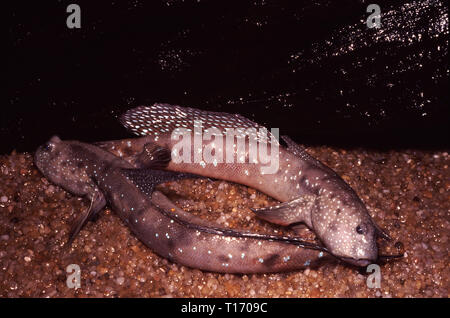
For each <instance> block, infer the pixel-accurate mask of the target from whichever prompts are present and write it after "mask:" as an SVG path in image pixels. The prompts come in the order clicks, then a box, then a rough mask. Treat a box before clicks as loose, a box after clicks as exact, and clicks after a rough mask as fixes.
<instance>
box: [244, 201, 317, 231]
mask: <svg viewBox="0 0 450 318" xmlns="http://www.w3.org/2000/svg"><path fill="white" fill-rule="evenodd" d="M315 199H316V196H313V195H303V196H301V197H299V198H297V199H294V200H292V201H288V202H283V203H281V204H279V205H275V206H271V207H268V208H262V209H252V211H253V212H255V214H256V215H257V216H258V217H259V218H261V219H263V220H266V221H269V222H271V223H275V224H279V225H284V226H287V225H290V224H293V223H299V222H304V223H306V224H307V225H308V226H309V225H310V223H311V216H310V215H311V209H312V207H313V206H314V201H315Z"/></svg>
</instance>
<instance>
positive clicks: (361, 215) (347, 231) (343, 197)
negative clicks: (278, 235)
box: [98, 104, 387, 266]
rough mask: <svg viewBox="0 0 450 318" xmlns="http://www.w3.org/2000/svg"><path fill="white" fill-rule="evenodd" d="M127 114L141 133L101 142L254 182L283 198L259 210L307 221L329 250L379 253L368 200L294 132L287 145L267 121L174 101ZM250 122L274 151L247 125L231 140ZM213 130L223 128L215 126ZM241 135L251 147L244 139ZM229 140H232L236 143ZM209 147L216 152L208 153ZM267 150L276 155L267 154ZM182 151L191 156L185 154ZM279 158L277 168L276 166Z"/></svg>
mask: <svg viewBox="0 0 450 318" xmlns="http://www.w3.org/2000/svg"><path fill="white" fill-rule="evenodd" d="M120 120H121V122H122V124H123V125H124V126H125V127H126V128H128V129H129V130H130V131H132V132H134V133H135V134H138V135H141V136H142V137H140V138H134V139H125V140H117V141H109V142H101V143H98V146H100V147H101V148H103V149H105V150H107V151H109V152H111V153H113V154H115V155H116V156H118V157H121V158H123V159H124V160H126V161H128V162H129V163H130V164H131V165H133V166H134V167H139V166H142V165H143V164H145V162H146V160H147V159H146V157H145V151H144V152H143V150H144V149H145V146H146V145H149V144H156V145H158V146H161V147H165V148H167V149H169V150H170V151H172V160H171V161H170V162H169V164H168V165H167V167H166V168H165V169H167V170H171V171H178V172H188V173H193V174H197V175H201V176H206V177H211V178H217V179H222V180H227V181H232V182H236V183H240V184H244V185H247V186H249V187H252V188H255V189H257V190H259V191H261V192H263V193H265V194H267V195H269V196H271V197H273V198H275V199H277V200H279V201H282V202H283V203H281V204H280V205H278V206H274V207H269V208H265V209H259V210H254V211H255V213H256V214H257V216H258V217H260V218H262V219H265V220H267V221H270V222H273V223H276V224H281V225H292V224H297V223H299V222H302V223H304V224H306V225H307V226H308V227H309V228H310V229H312V230H313V231H314V232H315V234H316V235H317V236H318V238H319V239H320V240H321V241H322V243H323V244H324V245H325V247H326V248H327V249H328V250H329V251H330V253H332V254H333V255H334V256H336V257H339V258H340V259H342V260H344V261H346V262H349V263H351V264H354V265H359V266H366V265H368V264H370V263H371V262H374V261H376V260H377V256H378V248H377V245H376V237H377V236H378V235H382V236H385V237H387V235H386V234H385V233H384V232H383V231H382V230H381V229H380V228H379V227H378V226H377V225H376V224H375V222H374V221H373V220H372V219H371V217H370V215H369V213H368V211H367V209H366V207H365V205H364V203H363V202H362V201H361V199H360V198H359V197H358V195H357V194H356V193H355V191H354V190H353V189H352V188H351V187H350V186H349V185H348V184H347V183H346V182H345V181H344V180H343V179H342V178H341V177H339V175H338V174H337V173H336V172H334V171H333V170H332V169H330V168H329V167H327V166H326V165H324V164H322V163H321V162H320V161H319V160H317V159H315V158H313V157H312V156H311V155H309V154H308V153H307V152H306V150H305V149H304V148H303V147H301V146H300V145H297V144H296V143H295V142H293V141H292V140H291V139H289V138H288V137H286V136H284V137H282V138H283V140H284V141H285V142H286V144H287V147H284V146H282V145H280V144H279V143H278V140H277V139H276V138H275V139H274V136H273V134H270V133H267V129H265V128H264V127H262V126H260V125H259V124H257V123H254V122H253V121H251V120H249V119H247V118H245V117H243V116H240V115H235V114H228V113H219V112H208V111H202V110H198V109H194V108H188V107H181V106H174V105H168V104H154V105H152V106H140V107H137V108H134V109H131V110H129V111H127V112H126V113H125V114H124V115H122V117H121V119H120ZM200 126H201V128H202V130H200V133H203V134H204V136H203V138H202V139H201V144H199V142H198V139H197V146H196V138H198V137H201V136H198V135H199V128H200ZM251 128H254V129H260V130H263V132H262V133H261V134H258V135H256V137H255V135H254V134H253V137H254V138H255V139H256V140H257V141H263V142H266V146H265V147H266V148H265V150H267V154H270V155H267V154H265V155H264V151H263V152H260V151H259V149H261V148H259V147H260V144H258V145H257V147H258V151H254V149H253V150H251V149H252V147H251V145H252V144H251V141H250V140H251V139H250V133H248V134H247V137H248V138H247V139H245V137H246V133H241V135H239V133H237V134H236V136H233V138H229V140H227V138H228V135H227V131H228V129H235V131H241V132H242V131H246V132H248V129H251ZM209 130H214V131H215V132H216V134H215V135H213V134H208V133H207V132H208V131H209ZM180 131H182V132H183V131H184V133H186V132H187V135H186V136H187V137H186V139H187V140H184V143H183V144H187V145H188V147H187V148H183V150H182V151H180V149H181V147H180V143H181V141H182V139H184V138H181V137H180V136H181V133H180ZM189 132H191V135H189ZM205 132H206V133H205ZM253 132H254V131H253ZM239 138H241V139H239ZM242 138H244V144H245V146H244V147H241V146H242V144H241V146H240V145H239V142H240V140H242ZM227 141H232V144H231V146H230V145H229V144H227ZM253 145H254V143H253ZM189 146H190V148H189ZM186 149H188V151H189V154H188V155H186ZM252 151H253V152H252ZM176 152H178V154H177V153H176ZM142 153H144V156H142ZM205 153H206V154H209V159H211V158H213V160H205ZM255 153H256V155H255ZM139 154H140V155H139ZM199 154H200V155H199ZM216 154H221V155H222V157H221V158H219V159H222V160H217V156H216V157H214V155H216ZM174 155H176V156H175V157H176V158H175V159H176V160H174ZM263 155H264V156H265V158H263ZM268 156H269V159H274V161H275V162H270V160H267V157H268ZM180 157H183V158H184V160H179V159H180ZM224 158H225V159H224ZM226 158H234V161H232V160H230V162H226ZM214 159H216V160H214ZM242 159H243V160H242ZM263 162H265V163H263ZM273 166H276V169H269V168H273ZM264 168H265V169H266V172H264ZM268 170H269V172H267V171H268Z"/></svg>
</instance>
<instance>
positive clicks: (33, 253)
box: [0, 147, 450, 297]
mask: <svg viewBox="0 0 450 318" xmlns="http://www.w3.org/2000/svg"><path fill="white" fill-rule="evenodd" d="M308 150H309V151H310V153H312V154H313V155H314V156H316V157H317V158H319V159H320V160H322V161H323V162H324V163H326V164H327V165H329V166H330V167H331V168H333V169H335V170H336V171H337V172H338V173H339V174H340V175H341V176H342V177H343V178H344V179H345V180H346V181H347V182H348V183H349V184H350V185H351V186H352V187H353V188H354V189H355V190H356V192H357V193H358V194H359V195H360V196H361V198H362V199H363V201H364V202H365V203H366V204H367V206H368V208H369V211H370V213H371V215H372V216H373V217H374V219H375V221H376V222H377V223H378V224H379V225H380V226H381V227H383V228H384V229H386V230H387V231H388V232H389V233H390V235H391V236H392V238H393V240H392V242H385V241H382V240H380V241H379V246H380V250H381V251H382V253H383V254H389V253H391V254H396V253H399V252H405V257H404V258H403V259H400V260H396V261H391V262H388V263H385V264H381V288H368V287H367V284H366V280H367V278H368V274H367V273H366V272H365V269H358V268H355V267H350V266H347V265H345V264H342V263H340V262H338V261H334V260H332V261H330V262H329V263H327V264H324V265H322V266H321V267H319V268H315V269H306V270H300V271H296V272H289V273H281V274H260V275H230V274H217V273H208V272H202V271H200V270H196V269H191V268H187V267H184V266H180V265H177V264H173V263H171V262H169V261H167V260H165V259H163V258H161V257H159V256H157V255H156V254H154V253H153V252H152V251H151V250H150V249H148V248H146V247H145V246H144V245H143V244H142V243H141V242H140V241H138V240H137V239H136V238H135V237H134V236H133V235H132V234H131V233H130V231H129V230H128V228H127V227H126V226H125V225H124V224H123V223H122V222H121V220H120V219H119V218H118V217H116V216H115V215H114V213H113V212H112V211H111V210H110V209H105V210H104V211H103V212H102V213H101V214H100V216H99V217H98V219H97V220H96V221H95V222H90V223H88V224H87V226H86V227H85V228H84V229H83V230H82V231H81V233H80V235H79V236H78V237H77V239H76V240H75V241H74V243H73V245H72V247H71V248H66V247H64V243H65V242H66V240H67V234H68V231H69V228H70V224H71V223H72V222H73V220H74V219H75V217H76V216H77V215H78V214H79V213H80V211H84V210H85V209H87V208H88V206H89V202H86V201H85V200H83V199H81V198H78V197H75V196H72V195H71V194H69V193H67V192H66V191H64V190H62V189H61V188H59V187H57V186H54V185H52V184H50V183H49V182H48V181H47V180H46V179H45V178H44V177H43V176H42V175H41V174H40V173H39V172H38V171H37V169H36V167H35V166H34V165H33V163H32V155H31V154H21V153H12V154H11V155H9V156H0V167H1V171H0V297H30V296H31V297H105V296H106V297H411V296H412V297H449V280H448V278H449V276H450V275H449V274H450V273H449V267H448V262H449V251H448V247H449V242H448V238H449V237H448V236H449V233H450V217H449V208H450V195H449V194H450V178H449V177H450V175H449V169H448V166H449V162H450V160H449V159H450V158H449V155H448V153H447V152H423V151H401V152H399V151H390V152H373V151H366V150H361V149H359V150H351V151H348V150H341V149H332V148H328V147H315V148H308ZM160 188H161V190H163V191H164V192H165V193H166V194H167V195H168V196H169V197H170V198H171V199H172V200H174V202H176V204H177V205H178V206H180V207H181V208H183V209H185V210H186V211H190V212H192V213H195V214H197V215H199V216H202V217H205V218H208V219H209V220H215V221H216V222H218V223H219V224H220V225H221V226H227V227H233V228H240V229H249V230H252V231H258V232H264V233H277V234H280V233H286V234H290V235H292V234H293V232H290V231H289V230H285V229H282V228H281V227H275V226H273V225H270V224H268V223H265V222H263V221H259V220H257V219H255V217H254V216H253V215H252V212H251V211H250V209H249V208H250V207H262V206H267V205H271V204H274V203H275V201H274V200H272V199H271V198H269V197H267V196H265V195H263V194H261V193H259V192H258V191H255V190H253V189H250V188H247V187H244V186H241V185H236V184H232V183H227V182H223V181H212V180H208V179H196V180H184V181H179V182H172V183H170V184H165V185H162V186H161V187H160ZM301 236H303V237H305V238H309V239H313V238H314V235H313V234H312V233H311V232H309V231H308V230H307V229H305V230H304V233H302V235H301ZM69 264H78V265H79V266H80V268H81V288H78V289H73V288H68V287H67V285H66V279H67V275H68V274H67V273H66V267H67V266H68V265H69Z"/></svg>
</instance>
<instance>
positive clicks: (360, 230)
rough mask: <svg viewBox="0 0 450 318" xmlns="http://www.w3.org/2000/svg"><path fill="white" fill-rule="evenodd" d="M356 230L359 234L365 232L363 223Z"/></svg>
mask: <svg viewBox="0 0 450 318" xmlns="http://www.w3.org/2000/svg"><path fill="white" fill-rule="evenodd" d="M355 230H356V233H358V234H364V227H363V226H362V224H359V225H358V226H357V227H356V229H355Z"/></svg>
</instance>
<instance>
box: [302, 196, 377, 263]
mask: <svg viewBox="0 0 450 318" xmlns="http://www.w3.org/2000/svg"><path fill="white" fill-rule="evenodd" d="M314 210H315V211H314V212H312V215H311V221H312V224H313V228H314V230H315V232H316V234H317V235H318V236H319V238H320V239H321V241H322V243H323V244H324V245H325V246H326V248H327V249H328V250H329V251H330V253H331V254H333V255H334V256H336V257H338V258H339V259H341V260H343V261H345V262H347V263H350V264H353V265H356V266H367V265H369V264H371V263H374V262H375V261H376V260H377V258H378V247H377V244H376V238H377V230H376V226H375V224H374V223H373V220H372V219H371V217H370V215H369V213H368V212H367V209H366V207H365V205H364V203H362V202H361V200H360V199H359V198H358V197H357V196H356V194H355V195H350V196H348V195H347V198H345V199H343V200H342V198H341V199H337V198H336V197H333V198H332V199H331V198H330V197H327V196H324V197H322V198H318V200H316V206H315V207H314Z"/></svg>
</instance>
